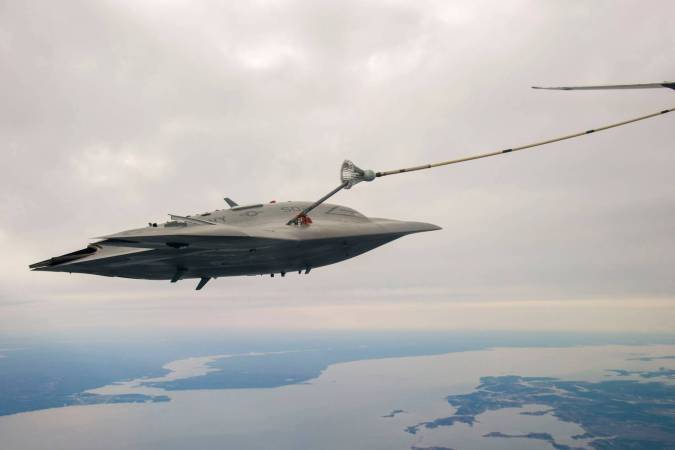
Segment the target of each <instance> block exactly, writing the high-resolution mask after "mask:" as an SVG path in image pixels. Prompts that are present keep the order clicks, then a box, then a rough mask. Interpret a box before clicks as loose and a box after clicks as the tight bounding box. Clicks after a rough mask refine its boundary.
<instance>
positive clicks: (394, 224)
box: [377, 219, 442, 234]
mask: <svg viewBox="0 0 675 450" xmlns="http://www.w3.org/2000/svg"><path fill="white" fill-rule="evenodd" d="M377 223H378V224H379V225H380V226H381V227H382V228H384V229H385V230H386V231H387V232H389V233H404V234H411V233H422V232H424V231H436V230H441V229H442V228H441V227H439V226H438V225H434V224H433V223H426V222H405V221H402V220H389V219H377Z"/></svg>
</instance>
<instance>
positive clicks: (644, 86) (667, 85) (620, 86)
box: [532, 81, 675, 91]
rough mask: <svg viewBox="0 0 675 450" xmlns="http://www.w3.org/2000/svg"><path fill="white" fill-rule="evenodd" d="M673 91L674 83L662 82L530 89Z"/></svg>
mask: <svg viewBox="0 0 675 450" xmlns="http://www.w3.org/2000/svg"><path fill="white" fill-rule="evenodd" d="M658 88H668V89H675V81H664V82H662V83H641V84H609V85H600V86H559V87H541V86H532V89H551V90H558V91H595V90H608V89H658Z"/></svg>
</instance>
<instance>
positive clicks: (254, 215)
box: [29, 82, 675, 290]
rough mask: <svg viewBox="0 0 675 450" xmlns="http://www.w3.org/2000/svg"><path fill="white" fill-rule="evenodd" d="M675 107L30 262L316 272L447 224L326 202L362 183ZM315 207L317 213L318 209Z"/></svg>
mask: <svg viewBox="0 0 675 450" xmlns="http://www.w3.org/2000/svg"><path fill="white" fill-rule="evenodd" d="M644 88H669V89H674V90H675V82H663V83H649V84H629V85H611V86H570V87H547V88H539V87H535V89H557V90H591V89H644ZM672 111H675V108H670V109H665V110H662V111H659V112H656V113H652V114H648V115H644V116H640V117H636V118H633V119H629V120H625V121H623V122H618V123H614V124H611V125H606V126H603V127H599V128H595V129H590V130H585V131H582V132H579V133H574V134H570V135H566V136H562V137H558V138H554V139H548V140H545V141H541V142H536V143H533V144H528V145H523V146H520V147H513V148H507V149H502V150H498V151H494V152H489V153H482V154H477V155H473V156H467V157H464V158H458V159H453V160H449V161H442V162H438V163H433V164H424V165H420V166H414V167H409V168H404V169H397V170H390V171H384V172H375V171H372V170H362V169H360V168H359V167H358V166H356V165H355V164H354V163H352V162H351V161H348V160H346V161H344V162H343V164H342V166H341V168H340V185H339V186H338V187H336V188H335V189H333V190H332V191H330V192H329V193H328V194H326V195H324V196H323V197H322V198H320V199H319V200H318V201H315V202H296V201H290V202H279V203H277V202H270V203H266V204H262V203H260V204H253V205H242V206H240V205H238V204H237V203H236V202H234V201H233V200H231V199H229V198H225V199H224V200H225V202H227V204H228V206H229V208H227V209H219V210H216V211H212V212H206V213H202V214H196V215H186V216H182V215H175V214H170V219H171V220H169V221H168V222H165V223H160V224H158V223H154V222H151V223H149V224H148V226H147V227H143V228H137V229H132V230H127V231H122V232H119V233H115V234H110V235H107V236H103V237H101V238H99V239H100V240H99V241H97V242H94V243H92V244H89V245H88V246H87V247H86V248H84V249H82V250H78V251H76V252H72V253H68V254H65V255H62V256H57V257H54V258H50V259H47V260H45V261H41V262H38V263H35V264H31V265H30V266H29V267H30V269H32V270H37V271H50V272H69V273H87V274H92V275H102V276H109V277H124V278H137V279H146V280H171V282H172V283H175V282H177V281H178V280H182V279H188V278H193V279H199V282H198V284H197V290H200V289H202V288H203V287H204V286H205V285H206V283H207V282H208V281H209V280H210V279H212V278H218V277H227V276H239V275H270V276H272V277H273V276H274V275H275V274H279V275H281V276H282V277H283V276H285V275H286V273H289V272H295V271H297V272H298V273H305V274H308V273H309V272H310V270H312V269H313V268H316V267H322V266H326V265H329V264H334V263H337V262H340V261H344V260H346V259H349V258H353V257H354V256H358V255H360V254H363V253H365V252H368V251H370V250H372V249H374V248H377V247H379V246H381V245H384V244H386V243H388V242H391V241H393V240H395V239H398V238H400V237H403V236H405V235H408V234H412V233H420V232H424V231H434V230H439V229H440V227H438V226H436V225H432V224H430V223H424V222H404V221H399V220H392V219H381V218H374V217H366V216H364V215H363V214H361V213H359V212H358V211H355V210H354V209H352V208H349V207H347V206H340V205H334V204H328V203H325V201H326V200H328V199H329V198H330V197H332V196H333V195H335V194H336V193H337V192H339V191H340V190H342V189H350V188H352V187H353V186H354V185H356V184H357V183H360V182H362V181H373V180H375V179H376V178H379V177H384V176H388V175H395V174H400V173H407V172H414V171H419V170H425V169H431V168H434V167H439V166H445V165H450V164H456V163H460V162H465V161H471V160H474V159H480V158H486V157H489V156H498V155H503V154H507V153H511V152H515V151H520V150H525V149H529V148H534V147H539V146H542V145H546V144H551V143H554V142H559V141H563V140H567V139H572V138H576V137H581V136H584V135H588V134H592V133H595V132H599V131H604V130H607V129H610V128H615V127H619V126H622V125H627V124H629V123H633V122H638V121H641V120H645V119H649V118H652V117H656V116H660V115H663V114H666V113H669V112H672ZM310 213H311V215H310Z"/></svg>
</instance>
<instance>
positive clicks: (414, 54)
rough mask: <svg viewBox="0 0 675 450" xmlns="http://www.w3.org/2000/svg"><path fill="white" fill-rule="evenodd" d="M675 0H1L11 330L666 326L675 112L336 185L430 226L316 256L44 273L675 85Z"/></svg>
mask: <svg viewBox="0 0 675 450" xmlns="http://www.w3.org/2000/svg"><path fill="white" fill-rule="evenodd" d="M674 15H675V3H673V2H672V1H670V0H664V1H651V2H649V3H648V7H645V3H644V2H638V1H617V0H611V1H599V0H597V1H524V0H522V1H508V2H504V1H475V0H471V1H454V2H449V1H437V2H435V1H407V2H397V1H382V2H369V1H354V2H350V1H339V2H317V1H311V0H308V1H304V2H303V1H297V2H284V1H259V2H253V1H248V2H230V3H224V2H196V1H180V0H175V1H166V2H160V1H138V0H134V1H114V2H113V1H111V2H104V1H80V2H78V1H59V2H52V1H18V0H17V1H7V0H4V1H0V86H1V89H2V91H1V92H2V100H1V102H0V137H1V138H2V140H1V143H0V149H1V152H2V165H1V166H0V211H2V213H1V214H2V220H1V221H0V245H1V246H2V247H1V248H2V250H3V257H2V258H0V330H4V331H9V332H35V331H39V332H44V331H50V330H53V331H56V330H85V332H86V330H89V329H98V328H146V329H153V328H157V329H159V328H168V329H173V328H182V327H188V328H189V327H201V326H203V327H206V328H209V327H213V328H228V329H238V328H256V327H265V328H286V327H288V328H314V329H324V328H416V329H419V328H422V329H438V328H448V329H455V328H473V329H555V330H558V329H578V330H599V331H600V330H613V331H617V330H627V331H675V330H674V327H673V323H675V276H674V275H675V269H674V267H675V183H674V180H675V177H674V173H675V151H673V150H674V148H673V146H674V142H675V117H670V116H663V117H659V118H656V119H652V120H650V121H647V122H641V123H639V124H635V125H631V126H629V127H625V128H620V129H616V130H611V131H608V132H606V133H604V134H597V135H592V136H588V137H584V138H581V139H578V140H574V141H568V142H565V143H560V144H555V145H551V146H548V147H545V148H542V149H540V150H534V151H530V152H522V153H517V154H511V155H508V156H504V157H497V158H490V159H488V160H480V161H474V162H470V163H466V164H463V165H458V166H452V167H449V168H441V169H436V170H434V171H428V172H419V173H415V174H406V175H401V176H396V177H388V178H384V179H378V180H377V181H376V182H374V183H371V184H367V185H366V184H361V185H359V186H358V187H357V188H355V189H354V190H352V191H345V192H342V193H340V194H338V196H336V197H335V198H334V201H335V202H336V203H342V204H347V205H350V206H352V207H354V208H356V209H358V210H359V211H361V212H362V213H364V214H366V215H369V216H376V217H388V218H394V219H405V220H419V221H424V222H431V223H435V224H437V225H439V226H441V227H443V230H442V231H435V232H432V233H424V234H420V235H413V236H409V237H406V238H403V239H401V240H399V241H396V242H394V243H392V244H389V245H387V246H385V247H382V248H380V249H377V250H375V251H372V252H370V253H368V254H366V255H363V256H360V257H358V258H355V259H353V260H349V261H347V262H344V263H342V264H339V265H335V266H328V267H324V268H320V269H317V270H314V271H312V273H311V275H309V276H297V275H292V276H291V275H289V276H287V277H286V278H284V279H281V278H279V277H275V278H274V279H270V278H269V277H265V278H261V277H244V278H221V279H218V280H215V281H212V282H211V283H209V285H208V286H207V287H206V288H205V289H204V290H203V291H201V292H198V293H196V292H194V291H193V289H194V284H195V283H194V282H193V280H189V281H183V282H179V283H177V284H173V285H172V284H170V283H168V282H156V281H138V280H124V279H117V278H112V279H109V278H103V277H94V276H89V275H75V274H74V275H67V274H60V273H31V272H30V271H29V270H28V267H27V266H28V265H29V264H30V263H33V262H36V261H40V260H43V259H46V258H48V257H50V256H56V255H60V254H63V253H67V252H70V251H74V250H77V249H80V248H83V247H84V246H86V245H87V243H89V242H91V241H90V240H89V238H91V237H93V236H101V235H104V234H108V233H111V232H115V231H119V230H123V229H128V228H135V227H139V226H143V225H144V224H146V223H147V222H149V221H158V222H159V221H164V220H166V218H167V216H166V214H167V213H176V214H191V213H196V212H204V211H209V210H214V209H219V208H222V207H224V206H225V205H224V203H223V201H222V198H223V196H229V197H232V198H233V199H235V200H236V201H238V202H239V203H253V202H261V201H269V200H272V199H276V200H280V201H281V200H313V199H316V198H318V197H319V196H321V195H323V194H324V193H325V192H326V191H328V190H329V189H331V188H332V187H334V186H335V185H336V183H337V181H338V180H337V172H338V168H339V165H340V163H341V161H342V160H343V159H344V158H349V159H352V160H354V161H355V162H356V163H357V164H359V165H360V166H361V167H365V168H372V169H375V170H386V169H393V168H398V167H402V166H406V165H414V164H421V163H426V162H432V161H437V160H444V159H449V158H453V157H458V156H463V155H467V154H471V153H476V152H482V151H490V150H495V149H500V148H506V147H511V146H515V145H519V144H525V143H529V142H533V141H536V140H539V139H542V138H549V137H554V136H557V135H560V134H566V133H569V132H574V131H581V130H584V129H587V128H592V127H595V126H600V125H604V124H608V123H611V122H614V121H618V120H623V119H627V118H630V117H633V116H637V115H641V114H646V113H649V112H654V111H659V110H661V109H664V108H665V107H670V106H672V105H674V104H675V92H672V91H668V90H665V89H664V90H638V91H614V92H612V91H608V92H547V91H535V90H532V89H530V86H532V85H536V84H541V85H560V84H598V83H615V82H616V83H623V82H626V83H630V82H654V81H663V80H672V79H675V58H673V50H674V49H675V27H673V22H672V18H673V16H674Z"/></svg>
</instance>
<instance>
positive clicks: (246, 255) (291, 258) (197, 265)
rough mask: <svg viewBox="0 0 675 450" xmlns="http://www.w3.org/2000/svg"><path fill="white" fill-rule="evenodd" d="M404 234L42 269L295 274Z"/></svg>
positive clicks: (150, 254) (168, 275) (155, 274)
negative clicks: (297, 271) (294, 272)
mask: <svg viewBox="0 0 675 450" xmlns="http://www.w3.org/2000/svg"><path fill="white" fill-rule="evenodd" d="M402 235H403V234H398V233H397V234H387V235H379V236H361V237H349V238H340V239H323V240H312V241H288V240H279V241H271V240H269V239H266V240H255V239H253V240H252V241H249V242H248V244H249V245H245V246H236V247H232V248H222V247H220V248H216V249H197V250H189V249H149V250H146V251H143V252H134V253H130V254H125V255H118V256H111V257H110V258H97V259H92V260H90V261H87V260H83V261H77V262H75V263H71V264H67V265H64V266H57V267H54V268H50V269H42V270H53V271H63V272H73V273H88V274H94V275H103V276H112V277H124V278H137V279H154V280H163V279H172V278H173V277H174V276H175V275H176V273H177V271H181V276H180V278H203V277H226V276H238V275H261V274H269V273H280V272H292V271H296V270H304V269H307V268H316V267H321V266H325V265H329V264H333V263H336V262H340V261H343V260H345V259H349V258H352V257H354V256H357V255H360V254H362V253H365V252H367V251H369V250H372V249H374V248H376V247H379V246H381V245H383V244H386V243H387V242H390V241H392V240H394V239H397V238H399V237H401V236H402ZM256 243H257V244H258V245H256Z"/></svg>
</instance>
